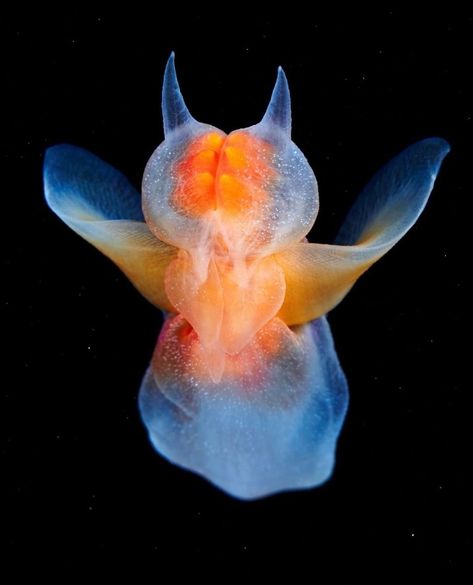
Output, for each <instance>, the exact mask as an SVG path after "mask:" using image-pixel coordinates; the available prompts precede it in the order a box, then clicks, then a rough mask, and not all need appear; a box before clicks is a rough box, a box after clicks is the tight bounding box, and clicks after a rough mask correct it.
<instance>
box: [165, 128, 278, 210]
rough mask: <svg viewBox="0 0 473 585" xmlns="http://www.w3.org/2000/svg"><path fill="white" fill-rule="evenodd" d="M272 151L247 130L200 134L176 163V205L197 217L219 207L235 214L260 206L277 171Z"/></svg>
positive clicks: (174, 196)
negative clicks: (272, 163) (273, 163)
mask: <svg viewBox="0 0 473 585" xmlns="http://www.w3.org/2000/svg"><path fill="white" fill-rule="evenodd" d="M271 151H272V147H271V146H270V144H268V143H267V142H265V141H264V140H262V139H260V138H257V137H255V136H253V135H251V134H250V133H249V132H245V131H237V132H233V133H232V134H230V135H229V136H227V137H226V136H225V135H224V134H223V133H222V134H219V133H218V132H208V133H206V134H203V135H202V136H199V137H198V138H196V139H194V140H193V141H191V143H190V144H189V145H188V146H187V148H186V150H185V152H184V154H183V155H182V157H181V158H180V160H179V161H178V162H177V164H176V167H175V174H176V176H177V182H176V186H175V188H174V191H173V192H172V194H171V201H172V204H173V206H174V207H175V208H177V209H179V210H182V211H184V212H185V213H187V214H189V215H192V216H194V217H201V216H203V215H205V214H206V213H207V212H210V211H213V210H215V209H219V210H221V211H223V212H224V213H225V214H228V215H230V216H235V215H240V214H241V213H244V212H245V211H248V209H249V208H250V207H255V206H256V207H258V206H259V205H260V204H261V203H263V202H264V201H265V200H266V199H267V198H268V193H267V183H268V180H270V179H271V178H272V177H273V176H274V174H275V172H274V170H273V169H272V168H271V166H270V164H269V160H270V155H271Z"/></svg>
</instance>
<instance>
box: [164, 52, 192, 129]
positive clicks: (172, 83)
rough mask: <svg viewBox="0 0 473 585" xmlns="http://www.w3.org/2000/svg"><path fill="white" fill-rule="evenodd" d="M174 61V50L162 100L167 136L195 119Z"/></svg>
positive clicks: (167, 67)
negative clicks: (189, 108)
mask: <svg viewBox="0 0 473 585" xmlns="http://www.w3.org/2000/svg"><path fill="white" fill-rule="evenodd" d="M174 62H175V53H174V51H172V52H171V54H170V55H169V59H168V61H167V63H166V68H165V70H164V79H163V91H162V101H161V107H162V112H163V126H164V134H165V136H166V135H168V134H169V133H171V132H172V131H173V130H175V129H176V128H178V127H179V126H182V125H183V124H186V123H188V122H191V121H193V120H194V118H193V117H192V116H191V114H190V112H189V110H188V108H187V106H186V103H185V101H184V98H183V97H182V93H181V89H180V87H179V82H178V80H177V74H176V66H175V63H174Z"/></svg>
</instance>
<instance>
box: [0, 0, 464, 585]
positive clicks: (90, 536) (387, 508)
mask: <svg viewBox="0 0 473 585" xmlns="http://www.w3.org/2000/svg"><path fill="white" fill-rule="evenodd" d="M179 12H182V14H180V13H179ZM284 12H285V13H288V14H283V15H282V16H280V17H271V16H268V17H267V18H257V17H256V16H255V15H254V14H253V12H252V11H249V10H248V11H247V12H245V11H244V10H243V8H242V7H239V8H238V10H237V6H228V7H223V8H221V10H220V14H219V15H218V16H217V15H216V12H211V11H210V10H209V11H208V12H202V11H199V10H194V11H193V12H192V13H189V12H188V11H187V10H185V9H184V8H182V10H181V11H179V10H176V13H175V14H171V13H169V14H165V13H160V12H159V11H158V9H157V7H156V10H155V12H151V11H150V12H146V11H143V12H141V13H140V12H139V11H138V10H135V11H132V12H130V10H129V9H128V10H121V9H114V10H113V11H112V10H110V11H99V10H97V11H89V12H87V11H86V12H84V11H83V10H79V9H77V10H72V9H71V10H69V11H67V12H66V11H64V10H63V11H58V12H54V13H53V12H52V11H51V13H46V12H44V11H43V12H42V13H41V14H32V13H30V12H28V13H26V12H25V14H22V15H16V16H11V15H9V16H5V15H4V16H3V17H2V28H3V29H4V30H3V34H2V42H3V43H4V47H3V48H2V60H3V63H4V64H3V66H2V70H1V72H0V76H1V79H2V86H3V90H2V93H3V97H4V99H5V100H6V105H4V106H3V108H2V113H3V116H2V118H3V121H2V132H1V134H0V141H1V160H2V163H3V164H2V178H3V185H4V186H3V187H2V197H3V206H4V207H3V209H4V216H3V222H2V230H1V231H2V237H4V238H5V242H4V244H3V248H2V250H3V253H2V262H3V268H2V277H3V278H2V286H1V293H2V297H3V300H2V308H3V309H4V310H5V316H4V318H3V326H2V330H3V331H4V344H5V345H4V348H3V352H2V354H3V356H4V360H2V361H3V366H2V368H3V370H4V372H5V374H6V375H4V384H2V391H1V395H2V400H3V402H4V405H3V406H2V411H1V416H2V419H3V420H2V426H1V431H2V438H3V439H4V441H3V443H2V451H1V455H2V458H3V463H2V468H3V470H4V473H3V474H2V475H3V479H2V484H3V486H4V487H5V488H6V496H5V497H4V498H2V505H4V514H3V519H4V521H3V522H2V531H3V532H4V536H5V537H6V545H5V546H4V548H3V549H2V550H3V552H4V553H6V556H7V557H8V558H12V557H13V556H14V555H16V554H18V555H20V556H21V557H22V558H29V557H30V555H31V554H32V553H34V552H35V551H36V552H39V553H40V556H41V558H42V562H43V563H46V565H47V566H56V567H64V568H66V569H71V568H73V567H74V566H75V563H76V561H77V559H81V561H80V562H81V564H85V565H86V566H88V563H90V562H92V559H93V558H94V557H95V556H104V555H108V554H112V555H115V557H116V559H120V563H127V562H130V563H131V564H133V563H137V562H141V561H143V562H149V563H151V566H152V565H154V564H155V565H156V566H162V564H163V563H164V562H165V561H166V560H167V559H168V555H169V554H170V553H171V552H173V551H179V552H180V553H181V555H182V558H183V559H185V558H186V557H187V556H188V555H189V554H191V553H199V554H200V555H201V556H202V558H203V559H210V561H209V562H211V560H212V559H213V560H215V559H218V558H222V557H223V556H227V555H232V556H235V557H237V558H238V557H239V558H240V560H241V561H242V562H243V561H245V560H248V559H259V558H261V557H262V556H265V555H266V554H267V553H269V554H271V556H272V559H273V564H274V563H276V566H278V565H280V566H283V565H284V564H289V565H291V564H293V563H294V560H297V559H299V560H300V561H303V560H304V559H305V560H306V561H307V560H308V561H309V562H310V564H311V565H312V566H313V570H314V575H316V576H317V575H318V573H316V572H315V571H318V570H320V569H321V568H322V567H327V566H331V567H332V571H335V573H332V575H334V574H336V572H337V570H338V569H339V568H340V567H341V566H345V568H348V569H349V571H350V572H351V574H352V576H354V575H356V574H357V571H359V570H361V571H362V573H360V574H365V573H366V572H367V571H369V570H371V569H372V568H373V566H374V562H376V563H379V564H380V565H381V566H383V567H384V570H388V572H389V571H391V570H393V569H394V568H400V569H403V570H406V569H413V568H420V569H428V568H430V569H434V570H445V571H447V573H449V574H450V575H453V574H454V573H456V572H459V571H460V570H461V569H462V567H463V565H464V564H465V563H466V562H467V559H468V556H469V555H471V549H472V538H471V536H469V534H468V530H469V526H470V523H471V507H470V498H471V483H469V481H468V479H467V473H468V471H469V468H470V466H471V452H470V448H469V446H470V445H471V424H470V411H469V404H471V402H470V399H469V392H470V391H471V388H470V387H468V388H467V387H466V379H467V378H466V375H465V371H464V368H465V365H468V362H469V360H470V359H471V358H470V347H471V341H470V339H469V338H470V336H471V335H470V326H469V325H468V324H467V322H466V290H465V289H466V282H465V279H466V277H467V274H468V273H469V272H470V270H471V259H470V256H466V251H467V246H468V243H467V242H468V241H469V239H470V237H469V234H470V232H471V228H469V225H468V223H469V217H470V212H469V206H470V201H471V197H472V188H471V180H470V168H471V157H472V149H471V143H470V142H469V135H471V128H472V125H473V122H472V115H473V101H472V98H473V95H472V92H471V88H470V83H471V65H470V59H471V57H470V53H471V50H472V46H471V42H470V37H471V36H472V35H473V17H472V14H471V13H467V12H466V11H465V12H462V11H461V10H457V11H449V10H444V11H442V12H438V13H436V12H435V11H432V9H429V13H428V14H422V15H414V14H412V12H410V11H407V10H404V11H402V10H400V9H387V8H386V9H376V10H373V9H372V10H370V11H366V12H363V11H362V10H361V11H360V10H357V11H356V12H353V13H351V12H350V13H346V12H342V11H341V10H340V11H339V12H338V14H337V13H336V11H334V13H332V14H330V13H328V12H324V13H322V12H320V11H317V10H316V12H315V13H314V14H313V15H312V14H309V13H306V12H304V11H294V12H293V13H292V12H291V10H290V7H289V6H286V7H285V9H284ZM290 12H291V13H290ZM289 13H290V14H289ZM173 49H174V50H175V51H176V65H177V70H178V75H179V78H180V82H181V88H182V90H183V93H184V96H185V97H186V100H187V103H188V106H189V108H190V109H191V112H192V113H193V115H194V116H195V117H196V118H197V119H198V120H202V121H205V122H209V123H211V124H214V125H215V126H218V127H220V128H222V129H223V130H225V131H229V130H232V129H235V128H239V127H245V126H248V125H251V124H253V123H255V122H256V121H258V120H259V118H260V117H261V115H262V113H263V112H264V109H265V107H266V105H267V101H268V99H269V96H270V92H271V89H272V85H273V83H274V79H275V74H276V67H277V65H279V64H281V65H282V66H283V67H284V68H285V71H286V74H287V76H288V78H289V83H290V86H291V91H292V98H293V138H294V141H295V142H296V143H297V144H298V146H299V147H300V148H301V149H302V151H303V152H304V153H305V155H306V156H307V158H308V159H309V162H310V163H311V165H312V167H313V168H314V170H315V173H316V175H317V178H318V181H319V190H320V200H321V209H320V213H319V217H318V220H317V222H316V226H315V228H314V229H313V230H312V232H311V234H310V238H311V240H312V241H319V242H328V241H330V239H331V238H332V237H333V235H334V233H335V231H336V228H337V226H338V225H339V224H340V222H341V221H342V219H343V217H344V214H345V213H346V211H347V209H348V207H349V205H350V203H351V201H353V199H354V198H355V197H356V194H357V193H358V192H359V191H360V189H361V188H362V186H363V185H364V183H365V182H366V181H367V180H368V179H369V178H370V176H371V175H372V174H373V173H374V172H375V171H376V170H377V169H378V168H379V166H380V165H381V164H383V163H384V162H386V161H387V160H389V158H390V157H392V156H393V155H395V154H396V153H397V152H399V151H400V150H401V149H402V148H404V147H405V146H407V145H409V144H410V143H412V142H415V141H416V140H419V139H421V138H424V137H427V136H442V137H444V138H446V139H447V140H448V141H449V142H450V143H451V146H452V152H451V154H450V155H449V156H448V158H447V159H446V161H445V163H444V166H443V168H442V170H441V173H440V175H439V178H438V181H437V183H436V186H435V190H434V192H433V195H432V198H431V201H430V202H429V205H428V207H427V209H426V211H425V212H424V214H423V215H422V217H421V219H420V220H419V222H418V224H417V225H416V226H415V227H414V228H413V229H412V230H411V232H409V234H408V235H407V236H406V237H405V238H404V239H403V240H402V242H401V243H400V244H399V245H398V246H396V248H395V249H394V250H392V251H391V252H390V253H389V254H388V255H387V256H386V257H385V258H384V259H382V260H381V261H380V262H379V263H378V264H377V265H376V266H375V267H374V268H372V269H371V270H370V272H369V273H368V274H367V275H366V276H364V277H363V278H362V279H361V281H360V282H359V283H358V284H357V286H356V287H355V288H354V290H353V291H352V292H351V293H350V294H349V296H348V297H347V298H346V299H345V301H344V302H343V303H342V305H340V306H339V307H338V308H337V309H335V310H334V311H333V313H332V314H331V315H330V322H331V325H332V330H333V333H334V337H335V341H336V344H337V348H338V353H339V357H340V360H341V362H342V365H343V367H344V369H345V372H346V374H347V377H348V380H349V383H350V392H351V403H350V408H349V413H348V417H347V420H346V423H345V426H344V429H343V432H342V435H341V439H340V442H339V448H338V458H337V465H336V469H335V473H334V476H333V478H332V480H331V481H329V482H328V483H327V484H326V485H324V486H323V487H321V488H319V489H315V490H310V491H306V492H298V493H297V492H296V493H286V494H281V495H277V496H273V497H270V498H268V499H264V500H260V501H256V502H251V503H244V502H240V501H237V500H234V499H231V498H230V497H228V496H226V495H225V494H223V493H222V492H220V491H218V490H217V489H215V488H213V487H212V486H211V485H209V484H208V483H206V482H205V481H203V480H201V479H199V478H198V477H196V476H194V475H192V474H190V473H187V472H185V471H182V470H180V469H178V468H177V467H174V466H172V465H170V464H168V463H167V462H166V461H164V460H163V459H162V458H161V457H160V456H158V455H157V454H156V453H155V452H153V450H152V448H151V446H150V444H149V442H148V439H147V436H146V432H145V429H144V427H143V426H142V424H141V422H140V419H139V414H138V409H137V391H138V388H139V385H140V381H141V377H142V375H143V373H144V371H145V368H146V366H147V363H148V361H149V359H150V356H151V352H152V350H153V347H154V344H155V341H156V337H157V334H158V331H159V327H160V323H161V317H160V315H159V314H158V312H157V311H156V310H155V309H154V308H153V307H151V306H150V305H148V304H147V302H146V301H145V300H144V299H142V298H141V297H140V296H139V294H138V293H137V292H136V291H135V290H134V289H133V288H132V286H131V285H130V284H129V283H128V282H127V280H126V279H125V277H124V276H122V275H121V274H120V273H119V271H118V269H116V268H115V267H114V266H113V265H112V264H111V263H110V262H109V261H108V260H107V259H105V258H104V257H103V256H101V255H100V254H99V253H98V252H97V251H96V250H95V249H93V248H92V247H91V246H90V245H89V244H87V243H86V242H85V241H83V240H81V239H80V238H79V237H77V236H76V235H75V234H74V233H73V232H72V231H70V230H69V229H68V228H67V227H66V226H65V225H64V224H62V223H61V222H60V221H59V220H58V219H57V218H56V217H55V216H54V215H53V214H52V213H51V212H50V211H49V210H48V208H47V207H46V204H45V203H44V200H43V194H42V182H41V165H42V158H43V154H44V150H45V148H46V147H48V146H49V145H53V144H56V143H60V142H69V143H72V144H77V145H80V146H83V147H85V148H87V149H89V150H91V151H93V152H94V153H96V154H98V155H99V156H101V157H102V158H103V159H105V160H107V161H108V162H110V163H111V164H113V165H114V166H115V167H117V168H119V169H120V170H122V171H123V172H124V173H125V174H126V175H128V176H129V177H130V179H131V180H132V181H133V182H134V183H135V184H136V185H139V183H140V180H141V173H142V171H143V168H144V165H145V163H146V161H147V159H148V158H149V156H150V154H151V152H152V151H153V149H154V148H155V147H156V146H157V145H158V144H159V142H160V141H161V140H162V128H161V112H160V86H161V81H162V74H163V69H164V65H165V62H166V59H167V57H168V56H169V53H170V51H171V50H173ZM5 183H6V185H5ZM467 258H468V259H467ZM470 386H471V383H470ZM120 563H119V564H120ZM405 574H406V575H407V574H408V573H405ZM380 575H382V573H381V574H380ZM346 582H351V580H348V581H346Z"/></svg>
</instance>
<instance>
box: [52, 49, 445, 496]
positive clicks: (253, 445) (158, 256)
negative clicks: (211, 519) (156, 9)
mask: <svg viewBox="0 0 473 585" xmlns="http://www.w3.org/2000/svg"><path fill="white" fill-rule="evenodd" d="M162 107H163V120H164V131H165V140H164V142H163V143H162V144H161V145H160V146H159V147H158V148H157V149H156V151H155V152H154V153H153V155H152V156H151V158H150V160H149V162H148V164H147V166H146V169H145V173H144V177H143V186H142V198H141V203H142V207H141V204H140V195H139V194H138V193H137V192H136V191H135V190H134V188H133V187H132V186H131V185H130V184H129V183H128V182H127V180H126V179H125V178H124V177H123V176H122V175H120V173H118V172H117V171H115V170H114V169H112V168H111V167H109V166H108V165H106V164H105V163H103V162H102V161H100V160H99V159H97V158H96V157H94V156H93V155H91V154H89V153H87V152H86V151H84V150H82V149H79V148H76V147H72V146H66V145H63V146H56V147H53V148H51V149H49V150H48V152H47V155H46V160H45V192H46V199H47V201H48V203H49V205H50V206H51V208H52V209H53V210H54V211H55V212H56V213H57V214H58V215H59V216H60V217H61V218H62V219H63V220H64V221H65V222H66V223H67V224H68V225H69V226H70V227H71V228H72V229H74V230H75V231H76V232H77V233H79V234H80V235H81V236H82V237H84V238H85V239H87V240H88V241H89V242H91V243H92V244H93V245H95V246H96V247H97V248H98V249H100V250H101V251H102V252H103V253H104V254H106V255H107V256H109V257H110V258H111V259H112V260H113V261H114V262H115V263H116V264H117V265H118V266H119V267H120V268H121V269H122V270H123V271H124V272H125V274H126V275H127V276H128V277H129V278H130V280H131V281H132V282H133V284H134V285H135V286H136V288H137V289H138V290H139V291H140V292H141V293H142V294H143V295H144V296H145V297H146V298H147V299H148V300H149V301H150V302H152V303H153V304H154V305H156V306H157V307H159V308H161V309H163V310H164V311H165V316H166V320H165V324H164V327H163V330H162V331H161V333H160V336H159V339H158V342H157V345H156V349H155V352H154V355H153V359H152V361H151V364H150V367H149V369H148V371H147V373H146V375H145V377H144V380H143V384H142V388H141V391H140V400H139V403H140V410H141V414H142V418H143V420H144V422H145V425H146V427H147V429H148V431H149V434H150V438H151V441H152V443H153V445H154V446H155V448H156V449H157V450H158V451H159V452H160V453H162V454H163V455H164V456H165V457H167V458H168V459H169V460H171V461H173V462H174V463H177V464H179V465H181V466H183V467H185V468H188V469H191V470H193V471H195V472H197V473H199V474H201V475H203V476H204V477H206V478H207V479H209V480H210V481H212V482H213V483H214V484H216V485H218V486H219V487H221V488H222V489H224V490H226V491H227V492H228V493H230V494H232V495H234V496H237V497H240V498H247V499H251V498H257V497H262V496H265V495H268V494H271V493H274V492H278V491H281V490H288V489H297V488H306V487H313V486H316V485H319V484H320V483H322V482H323V481H325V480H326V479H327V478H328V477H329V476H330V474H331V472H332V468H333V463H334V457H335V448H336V441H337V437H338V435H339V433H340V429H341V426H342V423H343V418H344V415H345V412H346V408H347V403H348V391H347V385H346V381H345V377H344V375H343V372H342V370H341V368H340V365H339V362H338V359H337V355H336V352H335V349H334V345H333V341H332V337H331V333H330V328H329V325H328V323H327V320H326V318H325V316H324V315H325V314H326V313H327V312H328V311H329V310H330V309H332V308H333V307H334V306H335V305H336V304H337V303H338V302H340V300H341V299H342V298H343V297H344V296H345V294H346V293H347V292H348V291H349V290H350V288H351V287H352V286H353V284H354V283H355V281H356V280H357V278H358V277H359V276H360V275H361V274H362V273H363V272H364V271H365V270H367V268H369V266H371V264H373V263H374V262H375V261H376V260H378V259H379V258H380V257H381V256H382V255H383V254H385V253H386V252H387V251H388V250H389V249H390V248H391V247H392V246H393V245H394V244H395V243H396V242H397V241H398V240H399V239H400V238H401V237H402V236H403V235H404V234H405V233H406V231H407V230H408V229H409V228H410V227H411V226H412V225H413V223H414V222H415V221H416V219H417V217H418V216H419V215H420V213H421V212H422V209H423V208H424V206H425V204H426V202H427V199H428V196H429V194H430V192H431V190H432V187H433V184H434V181H435V177H436V175H437V172H438V169H439V166H440V163H441V161H442V159H443V157H444V156H445V155H446V153H447V152H448V145H447V144H446V142H445V141H443V140H441V139H439V138H432V139H427V140H424V141H422V142H419V143H417V144H415V145H413V146H411V147H409V148H408V149H406V150H405V151H404V152H403V153H401V154H400V155H399V156H398V157H396V158H395V159H393V161H391V163H389V164H388V165H387V166H386V167H384V168H383V169H382V170H381V171H380V172H379V173H378V174H377V175H375V177H374V179H373V180H372V181H371V182H370V183H369V184H368V186H367V187H366V189H365V190H364V191H363V193H362V194H361V196H360V198H359V200H358V201H357V203H356V204H355V206H354V207H353V209H352V210H351V211H350V213H349V215H348V217H347V220H346V222H345V223H344V225H343V226H342V229H341V231H340V234H339V237H338V241H337V243H336V244H333V245H327V244H311V243H308V242H307V241H306V240H305V235H306V234H307V233H308V231H309V230H310V228H311V227H312V225H313V223H314V221H315V218H316V215H317V211H318V190H317V183H316V180H315V176H314V174H313V172H312V169H311V168H310V166H309V164H308V162H307V160H306V159H305V157H304V155H303V154H302V153H301V151H300V150H299V149H298V148H297V146H296V145H295V144H294V143H293V142H292V141H291V137H290V130H291V114H290V98H289V89H288V86H287V81H286V78H285V76H284V73H283V72H282V70H281V69H280V70H279V72H278V78H277V81H276V85H275V88H274V91H273V95H272V98H271V101H270V104H269V106H268V109H267V111H266V113H265V115H264V117H263V119H262V120H261V122H260V123H259V124H256V125H255V126H251V127H250V128H246V129H243V130H237V131H235V132H232V133H230V134H228V135H226V134H225V133H223V132H222V131H220V130H218V129H217V128H214V127H212V126H209V125H207V124H201V123H199V122H197V121H196V120H194V118H193V117H192V116H191V115H190V113H189V111H188V110H187V107H186V105H185V103H184V101H183V98H182V95H181V93H180V90H179V86H178V84H177V79H176V74H175V69H174V57H173V56H171V58H170V60H169V62H168V65H167V67H166V72H165V76H164V85H163V102H162Z"/></svg>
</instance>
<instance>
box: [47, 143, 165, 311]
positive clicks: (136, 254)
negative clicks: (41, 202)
mask: <svg viewBox="0 0 473 585" xmlns="http://www.w3.org/2000/svg"><path fill="white" fill-rule="evenodd" d="M44 190H45V194H46V200H47V202H48V205H49V206H50V207H51V209H52V210H53V211H54V212H55V213H56V214H57V215H58V216H59V217H60V218H61V219H62V220H63V221H64V222H65V223H66V224H67V225H68V226H69V227H70V228H72V229H73V230H74V231H75V232H77V233H78V234H79V235H80V236H82V237H83V238H85V239H86V240H87V241H88V242H90V243H91V244H93V245H94V246H95V247H96V248H98V249H99V250H100V251H101V252H103V253H104V254H105V255H106V256H108V257H109V258H110V259H111V260H113V261H114V262H115V263H116V264H117V265H118V266H119V267H120V268H121V269H122V270H123V272H125V274H126V275H127V276H128V278H129V279H130V280H131V281H132V282H133V284H134V285H135V286H136V287H137V289H138V290H139V291H140V292H141V293H142V294H143V295H144V296H145V297H146V298H147V299H148V300H149V301H151V302H152V303H153V304H155V305H157V306H158V307H160V308H164V309H166V310H171V309H172V306H171V305H170V303H169V301H168V299H167V297H166V294H165V292H164V272H165V269H166V267H167V265H168V264H169V262H170V261H171V260H172V259H173V258H174V257H175V254H176V250H175V249H174V248H173V247H172V246H168V245H167V244H164V243H163V242H160V241H159V240H158V239H156V238H155V237H154V236H153V235H152V234H151V232H150V231H149V229H148V227H147V225H146V224H145V223H144V218H143V213H142V211H141V202H140V195H139V193H138V192H137V191H136V189H134V187H132V185H131V184H130V183H129V182H128V180H127V179H126V178H125V177H124V176H123V175H122V174H121V173H119V172H118V171H117V170H115V169H114V168H113V167H111V166H110V165H108V164H106V163H105V162H103V161H102V160H100V159H99V158H97V157H96V156H94V155H92V154H90V153H89V152H87V151H86V150H83V149H82V148H77V147H75V146H69V145H59V146H54V147H53V148H50V149H48V151H47V152H46V157H45V161H44Z"/></svg>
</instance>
